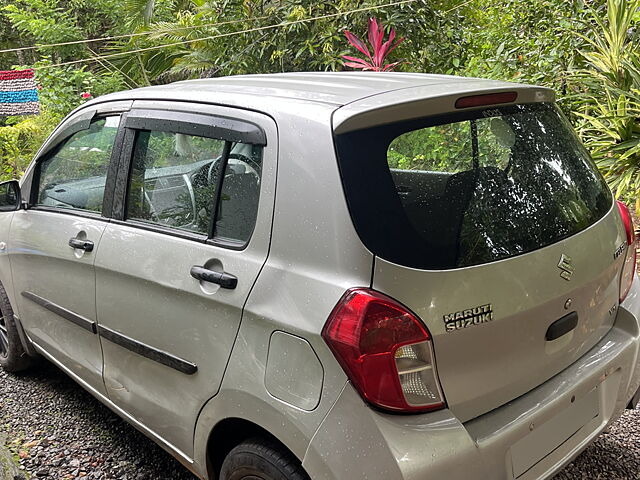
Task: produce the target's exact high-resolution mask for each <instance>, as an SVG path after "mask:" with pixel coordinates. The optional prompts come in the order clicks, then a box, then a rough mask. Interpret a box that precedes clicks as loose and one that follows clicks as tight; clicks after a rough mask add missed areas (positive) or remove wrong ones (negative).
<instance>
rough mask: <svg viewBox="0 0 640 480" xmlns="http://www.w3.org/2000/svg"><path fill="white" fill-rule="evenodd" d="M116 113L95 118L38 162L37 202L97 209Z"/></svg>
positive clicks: (102, 188)
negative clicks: (51, 153)
mask: <svg viewBox="0 0 640 480" xmlns="http://www.w3.org/2000/svg"><path fill="white" fill-rule="evenodd" d="M119 124H120V117H119V116H110V117H106V118H99V119H97V120H95V121H93V122H92V123H91V125H90V127H89V128H88V129H87V130H82V131H80V132H77V133H75V134H74V135H72V136H71V137H69V138H68V139H67V140H66V141H65V142H64V143H63V144H62V145H61V146H60V147H58V148H57V149H56V150H55V151H54V153H53V155H51V156H50V157H48V158H46V159H45V160H44V161H42V162H41V163H40V164H39V167H38V168H39V175H38V178H39V181H38V187H37V192H38V194H37V199H36V204H37V205H43V206H47V207H57V208H65V209H66V208H68V209H76V210H86V211H90V212H101V211H102V201H103V197H104V189H105V183H106V178H107V170H108V167H109V161H110V160H111V151H112V149H113V143H114V141H115V137H116V133H117V132H118V126H119Z"/></svg>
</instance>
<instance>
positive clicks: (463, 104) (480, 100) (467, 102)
mask: <svg viewBox="0 0 640 480" xmlns="http://www.w3.org/2000/svg"><path fill="white" fill-rule="evenodd" d="M516 98H518V92H502V93H484V94H482V95H471V96H468V97H460V98H459V99H458V100H456V108H470V107H484V106H486V105H498V104H501V103H512V102H515V101H516Z"/></svg>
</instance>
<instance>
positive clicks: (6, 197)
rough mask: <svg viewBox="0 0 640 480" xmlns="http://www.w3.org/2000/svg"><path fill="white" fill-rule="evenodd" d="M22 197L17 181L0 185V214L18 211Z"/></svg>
mask: <svg viewBox="0 0 640 480" xmlns="http://www.w3.org/2000/svg"><path fill="white" fill-rule="evenodd" d="M21 203H22V196H21V195H20V184H19V183H18V181H17V180H9V181H8V182H2V183H0V212H13V211H15V210H19V209H20V205H21Z"/></svg>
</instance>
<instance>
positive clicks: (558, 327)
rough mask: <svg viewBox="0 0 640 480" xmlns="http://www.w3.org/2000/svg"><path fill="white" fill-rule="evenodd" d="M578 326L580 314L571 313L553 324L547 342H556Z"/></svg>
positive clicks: (546, 336)
mask: <svg viewBox="0 0 640 480" xmlns="http://www.w3.org/2000/svg"><path fill="white" fill-rule="evenodd" d="M577 325H578V312H571V313H569V314H567V315H565V316H564V317H562V318H560V319H558V320H556V321H555V322H553V323H552V324H551V325H550V326H549V328H548V329H547V333H546V335H545V339H546V340H547V342H550V341H551V340H556V339H558V338H560V337H561V336H563V335H566V334H567V333H569V332H570V331H571V330H573V329H574V328H576V326H577Z"/></svg>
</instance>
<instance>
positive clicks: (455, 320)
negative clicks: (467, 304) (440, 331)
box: [443, 303, 493, 332]
mask: <svg viewBox="0 0 640 480" xmlns="http://www.w3.org/2000/svg"><path fill="white" fill-rule="evenodd" d="M443 319H444V324H445V327H446V329H447V332H455V331H456V330H462V329H463V328H468V327H473V326H474V325H480V324H483V323H487V322H490V321H491V320H493V307H492V306H491V304H490V303H487V304H486V305H480V306H478V307H474V308H468V309H466V310H460V311H459V312H453V313H449V314H447V315H444V317H443Z"/></svg>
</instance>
